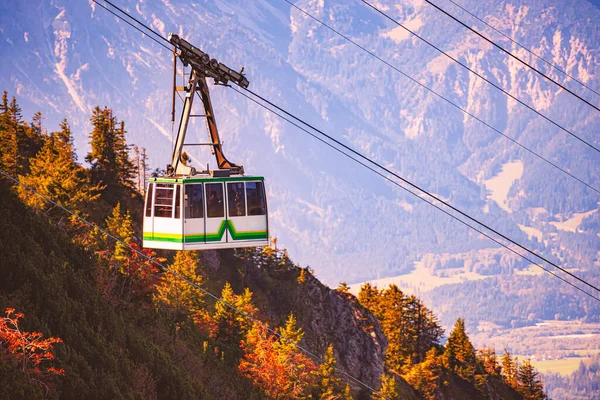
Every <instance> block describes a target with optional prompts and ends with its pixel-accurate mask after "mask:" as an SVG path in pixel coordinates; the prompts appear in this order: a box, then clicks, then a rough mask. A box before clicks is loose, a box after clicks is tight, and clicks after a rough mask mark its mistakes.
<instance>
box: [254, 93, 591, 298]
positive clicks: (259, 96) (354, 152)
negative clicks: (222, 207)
mask: <svg viewBox="0 0 600 400" xmlns="http://www.w3.org/2000/svg"><path fill="white" fill-rule="evenodd" d="M245 90H246V91H247V92H249V93H251V94H252V95H253V96H256V97H257V98H259V99H261V100H262V101H264V102H265V103H267V104H269V105H270V106H272V107H275V108H276V109H277V110H279V111H281V112H282V113H284V114H285V115H287V116H288V117H290V118H292V119H294V120H296V121H298V122H299V123H301V124H303V125H305V126H307V127H309V128H310V129H312V130H313V131H315V132H318V133H319V134H320V135H322V136H324V137H326V138H327V139H329V140H331V141H332V142H334V143H335V144H337V145H338V146H341V147H343V148H344V149H345V150H347V151H349V152H350V153H352V154H354V155H356V156H358V157H359V158H361V159H363V160H365V161H366V162H368V163H370V164H372V165H375V166H376V167H378V168H380V169H381V170H383V171H385V172H386V173H388V174H390V175H392V176H394V177H395V178H397V179H399V180H400V181H402V182H404V183H405V184H407V185H409V186H410V187H412V188H414V189H416V190H418V191H419V192H421V193H423V194H425V195H426V196H428V197H429V198H431V199H434V200H435V201H437V202H439V203H441V204H443V205H445V206H446V207H448V208H450V209H452V210H453V211H455V212H457V213H459V214H460V215H462V216H463V217H465V218H467V219H469V220H471V221H472V222H475V223H476V224H478V225H481V226H482V227H484V228H485V229H487V230H488V231H490V232H493V233H494V234H495V235H497V236H499V237H501V238H502V239H504V240H506V241H508V242H510V243H512V244H513V245H515V246H517V247H519V248H520V249H521V250H524V251H526V252H527V253H529V254H531V255H532V256H534V257H537V258H539V259H540V260H542V261H544V262H545V263H547V264H549V265H551V266H553V267H554V268H556V269H558V270H560V271H562V272H563V273H565V274H567V275H569V276H571V277H572V278H575V279H577V280H578V281H580V282H581V283H583V284H585V285H587V286H589V287H590V288H592V289H594V290H595V291H597V292H599V293H600V288H598V287H597V286H594V285H593V284H591V283H589V282H587V281H586V280H584V279H582V278H580V277H578V276H577V275H575V274H573V273H571V272H569V271H567V270H566V269H564V268H562V267H561V266H559V265H558V264H556V263H554V262H552V261H550V260H548V259H547V258H545V257H544V256H542V255H540V254H538V253H536V252H535V251H533V250H531V249H529V248H527V247H525V246H523V245H522V244H520V243H518V242H517V241H515V240H513V239H511V238H510V237H508V236H506V235H504V234H503V233H501V232H499V231H498V230H496V229H494V228H492V227H491V226H489V225H487V224H485V223H483V222H481V221H479V220H477V219H476V218H474V217H471V216H470V215H469V214H467V213H466V212H464V211H462V210H460V209H459V208H457V207H456V206H453V205H452V204H450V203H449V202H447V201H445V200H443V199H441V198H440V197H439V196H436V195H435V194H433V193H431V192H429V191H427V190H426V189H423V188H422V187H420V186H418V185H417V184H415V183H412V182H411V181H409V180H408V179H406V178H404V177H402V176H401V175H399V174H398V173H396V172H394V171H392V170H391V169H389V168H387V167H385V166H383V165H382V164H380V163H378V162H377V161H374V160H373V159H371V158H370V157H368V156H365V155H364V154H362V153H360V152H358V151H357V150H354V149H353V148H351V147H350V146H348V145H346V144H345V143H343V142H341V141H339V140H337V139H335V138H334V137H332V136H330V135H328V134H327V133H325V132H323V131H322V130H320V129H318V128H316V127H315V126H313V125H311V124H309V123H308V122H306V121H304V120H303V119H301V118H299V117H297V116H295V115H294V114H292V113H291V112H289V111H287V110H285V109H283V108H282V107H279V106H278V105H277V104H275V103H273V102H271V101H270V100H268V99H266V98H264V97H262V96H261V95H259V94H257V93H255V92H253V91H252V90H250V89H248V88H245Z"/></svg>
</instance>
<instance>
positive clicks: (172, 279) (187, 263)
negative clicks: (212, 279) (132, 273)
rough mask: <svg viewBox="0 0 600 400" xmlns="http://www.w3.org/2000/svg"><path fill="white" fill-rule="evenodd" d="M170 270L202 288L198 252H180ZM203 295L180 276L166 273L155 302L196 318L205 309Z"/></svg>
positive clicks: (155, 296) (162, 278) (157, 288)
mask: <svg viewBox="0 0 600 400" xmlns="http://www.w3.org/2000/svg"><path fill="white" fill-rule="evenodd" d="M169 268H170V269H171V270H172V271H174V272H176V273H177V274H179V275H181V276H184V277H185V278H186V279H188V280H189V281H191V282H192V283H194V284H196V285H198V286H202V285H203V283H204V279H203V278H202V276H201V275H199V274H198V273H197V269H198V252H195V251H178V252H177V253H176V254H175V259H174V260H173V264H171V265H170V266H169ZM203 297H204V295H203V293H202V292H201V291H199V290H198V289H196V288H195V287H193V286H191V285H190V284H189V283H187V282H184V281H183V280H181V278H179V277H178V276H175V275H174V274H171V273H164V274H163V275H162V277H161V280H160V283H159V284H158V285H157V287H156V294H155V295H154V301H155V303H158V304H165V305H168V306H170V307H171V308H172V309H173V310H174V311H175V312H178V313H182V314H184V315H187V316H195V315H197V314H198V313H200V312H201V311H203V309H204V300H203Z"/></svg>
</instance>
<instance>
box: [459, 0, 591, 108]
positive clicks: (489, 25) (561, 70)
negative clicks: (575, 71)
mask: <svg viewBox="0 0 600 400" xmlns="http://www.w3.org/2000/svg"><path fill="white" fill-rule="evenodd" d="M448 1H449V2H450V3H452V4H454V5H455V6H456V7H458V8H460V9H461V10H463V11H464V12H466V13H467V14H469V15H470V16H472V17H473V18H475V19H476V20H478V21H480V22H482V23H483V24H485V25H486V26H487V27H488V28H490V29H492V30H494V31H495V32H497V33H499V34H500V35H502V36H504V37H505V38H506V39H508V40H510V41H511V42H513V43H514V44H516V45H517V46H519V47H520V48H522V49H524V50H525V51H527V52H528V53H529V54H531V55H532V56H534V57H536V58H538V59H539V60H540V61H542V62H544V63H546V64H547V65H549V66H550V67H552V68H554V69H555V70H557V71H558V72H560V73H561V74H563V75H566V76H567V77H569V78H571V79H572V80H574V81H575V82H577V83H579V84H580V85H581V86H583V87H584V88H586V89H588V90H590V91H591V92H593V93H595V94H597V95H599V96H600V93H598V92H597V91H595V90H594V89H592V88H591V87H589V86H588V85H586V84H585V83H583V82H581V81H580V80H578V79H577V78H575V77H574V76H573V75H570V74H569V73H568V72H567V71H565V70H563V69H562V68H561V67H559V66H558V65H556V64H553V63H551V62H550V61H547V60H546V59H544V58H543V57H542V56H540V55H539V54H537V53H535V52H534V51H533V50H531V49H529V48H527V47H525V46H524V45H522V44H521V43H519V42H517V41H516V40H514V39H513V38H511V37H510V36H508V35H507V34H505V33H504V32H502V31H501V30H499V29H497V28H495V27H494V26H493V25H491V24H489V23H487V22H485V21H484V20H483V19H482V18H480V17H478V16H477V15H475V14H473V13H472V12H470V11H469V10H467V9H466V8H465V7H464V6H461V5H460V4H458V3H457V2H455V1H453V0H448Z"/></svg>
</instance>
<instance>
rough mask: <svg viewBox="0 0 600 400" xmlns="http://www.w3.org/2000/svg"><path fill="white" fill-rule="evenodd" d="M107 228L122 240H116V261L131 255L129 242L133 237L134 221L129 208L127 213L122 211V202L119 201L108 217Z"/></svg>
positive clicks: (114, 257)
mask: <svg viewBox="0 0 600 400" xmlns="http://www.w3.org/2000/svg"><path fill="white" fill-rule="evenodd" d="M106 229H107V230H108V232H109V233H110V234H111V235H113V236H114V237H116V238H117V239H119V240H120V241H122V242H123V243H125V244H123V243H121V242H119V241H115V247H114V252H113V259H115V260H116V261H120V262H122V261H125V260H126V259H127V257H128V256H129V247H128V246H127V245H129V243H130V242H131V240H132V239H133V222H132V220H131V214H129V210H127V212H126V213H125V214H122V213H121V203H120V202H119V203H117V205H116V206H115V208H113V211H112V213H111V215H109V216H108V218H107V219H106Z"/></svg>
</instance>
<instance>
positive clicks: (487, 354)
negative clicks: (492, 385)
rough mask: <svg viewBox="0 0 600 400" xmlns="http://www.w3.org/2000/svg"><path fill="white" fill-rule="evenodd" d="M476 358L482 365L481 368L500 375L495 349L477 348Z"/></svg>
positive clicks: (491, 373)
mask: <svg viewBox="0 0 600 400" xmlns="http://www.w3.org/2000/svg"><path fill="white" fill-rule="evenodd" d="M477 359H478V360H479V362H480V363H481V365H482V366H483V369H484V370H485V371H486V372H487V373H488V374H490V375H500V372H501V370H502V369H501V367H500V364H499V363H498V357H497V356H496V351H495V350H494V349H492V348H487V349H483V350H479V351H478V354H477Z"/></svg>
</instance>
